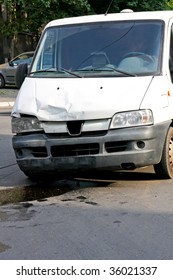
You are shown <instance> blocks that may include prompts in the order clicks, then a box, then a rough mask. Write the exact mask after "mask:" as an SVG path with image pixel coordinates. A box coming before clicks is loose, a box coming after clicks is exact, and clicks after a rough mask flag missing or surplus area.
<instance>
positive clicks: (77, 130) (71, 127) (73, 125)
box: [67, 121, 84, 136]
mask: <svg viewBox="0 0 173 280" xmlns="http://www.w3.org/2000/svg"><path fill="white" fill-rule="evenodd" d="M83 125H84V121H68V122H67V131H68V133H69V135H71V136H78V135H80V134H81V132H82V126H83Z"/></svg>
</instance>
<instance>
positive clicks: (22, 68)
mask: <svg viewBox="0 0 173 280" xmlns="http://www.w3.org/2000/svg"><path fill="white" fill-rule="evenodd" d="M27 74H28V64H27V63H22V64H19V65H18V67H17V69H16V73H15V83H16V86H17V88H18V89H19V88H20V87H21V85H22V83H23V81H24V79H25V77H26V76H27Z"/></svg>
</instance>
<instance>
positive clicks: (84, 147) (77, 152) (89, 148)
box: [51, 143, 99, 157]
mask: <svg viewBox="0 0 173 280" xmlns="http://www.w3.org/2000/svg"><path fill="white" fill-rule="evenodd" d="M98 153H99V144H98V143H90V144H76V145H61V146H52V147H51V154H52V156H53V157H68V156H84V155H96V154H98Z"/></svg>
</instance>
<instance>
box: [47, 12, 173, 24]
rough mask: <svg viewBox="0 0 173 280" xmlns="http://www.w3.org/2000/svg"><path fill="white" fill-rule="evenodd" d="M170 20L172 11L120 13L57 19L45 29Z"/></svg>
mask: <svg viewBox="0 0 173 280" xmlns="http://www.w3.org/2000/svg"><path fill="white" fill-rule="evenodd" d="M170 18H173V11H149V12H133V11H131V12H130V11H129V12H127V11H126V12H123V11H122V12H120V13H110V14H107V15H105V14H101V15H88V16H78V17H71V18H70V17H69V18H63V19H57V20H53V21H51V22H49V23H48V24H47V25H46V28H47V27H51V26H57V25H67V24H79V23H92V22H99V21H100V22H103V21H120V20H145V19H158V20H159V19H160V20H163V21H165V22H168V21H169V20H170Z"/></svg>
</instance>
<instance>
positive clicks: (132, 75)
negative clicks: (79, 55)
mask: <svg viewBox="0 0 173 280" xmlns="http://www.w3.org/2000/svg"><path fill="white" fill-rule="evenodd" d="M109 70H112V71H113V72H117V73H121V74H123V75H126V76H130V77H137V75H135V74H131V73H129V72H126V71H124V70H121V69H119V68H115V67H114V66H107V65H105V66H102V67H96V68H93V67H91V68H86V69H77V70H76V71H81V72H94V71H109Z"/></svg>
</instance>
